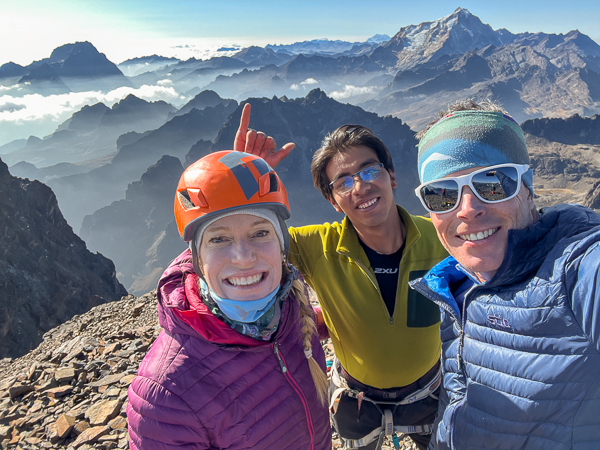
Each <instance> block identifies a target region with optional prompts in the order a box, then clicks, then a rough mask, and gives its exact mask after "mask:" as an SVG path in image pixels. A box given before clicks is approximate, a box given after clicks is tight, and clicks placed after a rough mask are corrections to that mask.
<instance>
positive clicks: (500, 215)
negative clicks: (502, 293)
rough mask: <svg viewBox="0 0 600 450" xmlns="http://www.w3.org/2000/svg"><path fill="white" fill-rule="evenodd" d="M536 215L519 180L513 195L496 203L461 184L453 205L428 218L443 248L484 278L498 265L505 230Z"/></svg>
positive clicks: (527, 222)
mask: <svg viewBox="0 0 600 450" xmlns="http://www.w3.org/2000/svg"><path fill="white" fill-rule="evenodd" d="M477 169H479V167H475V168H471V169H465V170H460V171H458V172H454V173H452V174H449V175H448V176H449V177H450V176H453V177H456V176H460V175H465V174H468V173H471V172H473V171H475V170H477ZM538 217H539V216H538V213H537V211H536V209H535V205H534V204H533V199H532V197H531V194H530V192H529V189H528V188H527V187H526V186H525V184H521V189H520V191H519V194H518V195H517V196H516V197H514V198H512V199H510V200H507V201H505V202H500V203H484V202H482V201H481V200H479V199H478V198H477V197H476V196H475V194H473V192H472V191H471V188H469V187H468V186H465V187H463V191H462V195H461V198H460V203H459V205H458V206H457V208H456V209H454V210H452V211H450V212H447V213H439V214H434V213H432V214H431V221H432V222H433V225H434V226H435V229H436V230H437V233H438V237H439V238H440V241H441V242H442V244H443V245H444V247H446V250H448V252H449V253H450V254H451V255H452V256H453V257H454V258H455V259H456V260H457V261H458V262H459V263H460V264H462V265H463V266H464V267H466V268H467V269H469V270H471V271H472V272H474V273H475V274H476V275H477V276H478V278H479V279H480V280H481V281H486V280H489V279H491V278H492V277H493V276H494V274H495V273H496V271H497V270H498V269H499V268H500V266H501V265H502V261H503V260H504V254H505V253H506V246H507V243H508V231H509V230H513V229H516V230H519V229H523V228H526V227H528V226H529V225H531V224H532V223H534V222H535V221H536V220H537V219H538Z"/></svg>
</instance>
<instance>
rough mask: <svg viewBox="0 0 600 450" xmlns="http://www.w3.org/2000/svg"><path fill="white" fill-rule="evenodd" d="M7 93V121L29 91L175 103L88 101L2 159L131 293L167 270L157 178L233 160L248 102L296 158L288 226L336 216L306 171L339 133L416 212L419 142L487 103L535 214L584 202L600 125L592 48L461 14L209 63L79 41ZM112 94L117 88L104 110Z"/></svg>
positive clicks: (289, 178) (168, 244) (15, 79)
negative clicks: (527, 161) (494, 107)
mask: <svg viewBox="0 0 600 450" xmlns="http://www.w3.org/2000/svg"><path fill="white" fill-rule="evenodd" d="M225 54H227V55H229V56H224V55H225ZM0 85H2V86H3V89H4V90H3V92H6V93H7V94H6V95H14V99H13V100H12V103H11V105H9V106H7V111H8V110H10V111H13V110H14V111H19V110H21V109H22V108H24V107H25V106H24V105H22V104H20V103H19V98H20V97H19V96H21V97H22V96H23V95H25V94H26V93H37V94H40V95H42V96H47V95H48V94H52V93H63V94H64V93H69V92H76V91H80V90H85V89H89V90H93V91H95V92H103V93H107V92H109V91H110V90H111V89H114V87H115V86H121V88H122V89H123V92H132V91H134V90H135V92H136V94H138V93H139V95H140V96H141V95H142V94H143V93H144V92H147V91H148V90H149V88H152V89H154V90H153V91H152V92H158V91H168V92H169V93H170V95H171V98H175V99H176V101H177V102H178V103H177V104H173V103H167V102H164V101H156V100H155V99H154V98H153V100H143V99H142V98H140V97H138V96H137V95H132V94H129V95H126V96H124V97H123V98H122V100H120V101H118V102H116V103H114V104H113V103H108V102H106V103H104V102H98V101H96V102H95V103H93V104H90V105H88V106H84V107H83V108H81V109H79V110H77V111H75V110H74V111H73V113H72V114H71V116H70V117H68V118H67V119H66V120H65V117H63V118H62V121H61V123H60V124H57V125H56V128H55V130H54V132H52V133H49V134H48V135H47V136H43V134H39V135H33V136H30V137H28V138H27V139H25V138H22V139H18V140H15V141H13V142H9V143H7V144H6V145H2V146H0V155H2V158H3V159H4V160H5V161H6V162H7V163H8V164H9V166H10V171H11V173H13V175H17V176H19V177H27V178H30V179H38V180H40V181H43V182H45V183H47V184H48V185H49V186H50V187H51V188H52V190H53V191H54V192H55V194H56V197H57V199H58V203H59V205H60V209H61V211H62V213H63V214H64V217H65V218H66V220H67V221H68V223H70V224H71V225H72V226H73V228H74V229H75V230H76V231H79V230H80V232H81V234H82V235H83V236H84V237H85V239H86V241H87V242H88V245H89V246H90V248H91V249H92V250H93V251H99V252H101V253H103V254H105V256H107V257H109V258H111V259H113V260H114V261H115V263H116V264H117V271H118V272H119V277H120V279H121V280H122V281H123V282H124V284H125V285H126V287H127V288H128V289H130V290H132V291H133V292H135V293H137V294H141V293H144V292H145V290H147V289H149V287H150V286H152V284H153V283H154V282H155V280H156V277H157V276H158V274H159V273H160V271H161V270H162V269H163V268H164V267H165V264H167V263H168V259H169V258H172V256H173V255H172V254H171V253H172V252H170V250H169V249H178V248H179V247H178V246H177V244H175V243H176V242H179V241H178V237H177V234H176V233H175V231H174V228H173V224H172V221H171V213H170V209H171V208H172V198H170V197H171V194H169V192H171V191H172V189H173V187H172V186H171V184H169V183H170V181H165V180H170V179H171V178H173V177H176V176H175V175H174V174H175V173H177V172H178V171H180V170H183V167H185V166H186V165H188V164H189V163H191V162H192V161H194V160H196V159H198V158H199V157H201V156H202V155H204V154H207V153H208V152H210V151H215V150H220V149H229V148H231V145H232V142H233V136H234V133H235V130H236V129H237V125H238V121H239V116H240V113H241V102H242V101H249V102H250V103H252V105H253V115H252V123H251V126H252V127H253V128H256V129H260V130H264V131H265V132H267V133H269V134H271V135H272V136H274V137H275V138H276V139H277V142H278V143H280V144H283V143H285V142H288V141H293V142H295V143H296V144H297V147H296V149H295V150H294V151H293V152H292V154H291V155H290V157H288V158H287V159H286V160H285V161H284V162H283V163H282V164H281V165H280V167H278V168H277V171H278V172H279V173H280V175H281V176H282V179H283V180H284V182H285V183H286V186H288V185H289V192H290V201H291V205H292V209H293V213H292V218H291V220H290V223H291V224H296V225H298V224H305V223H312V222H322V221H326V220H327V221H332V220H337V219H339V218H340V216H339V215H338V214H337V213H335V212H334V211H333V209H332V208H331V206H330V205H329V204H328V203H327V202H326V201H324V200H323V199H322V198H321V197H320V194H319V193H318V192H317V191H316V190H315V189H314V188H313V187H312V180H311V177H310V169H309V167H310V160H311V157H312V154H313V152H314V151H315V150H316V149H317V148H318V147H319V145H320V142H321V140H322V139H323V137H324V136H325V135H326V134H327V133H328V132H331V131H333V130H334V129H335V128H337V127H338V126H340V125H342V124H345V123H360V124H363V125H366V126H369V127H371V128H372V129H373V130H374V131H375V132H376V133H377V134H378V135H379V136H380V137H382V139H383V140H384V142H386V144H387V145H388V146H389V147H390V150H391V151H392V153H393V155H394V160H395V161H396V167H397V171H398V172H399V173H398V175H399V176H398V179H399V180H401V186H399V188H398V190H397V191H398V193H399V194H400V195H401V202H402V203H403V204H404V205H405V206H406V207H407V208H408V209H409V210H410V211H412V212H415V213H420V212H422V210H421V207H420V205H419V203H418V201H417V200H416V198H414V196H412V195H405V193H406V192H412V189H413V188H414V186H415V185H416V184H417V176H416V159H415V158H416V151H415V144H416V141H415V140H414V132H415V131H416V130H418V129H420V128H421V127H422V126H423V125H424V124H425V123H427V122H428V121H429V120H430V119H431V118H433V117H435V116H436V115H437V113H438V111H439V109H440V108H442V107H445V106H446V105H447V104H449V103H451V102H453V101H455V100H458V99H465V98H475V99H482V98H491V99H493V100H496V101H499V102H500V103H502V104H503V105H504V106H505V107H506V108H507V110H508V111H509V112H510V113H511V114H512V115H513V116H514V117H515V118H516V119H517V120H518V121H519V122H523V121H525V122H524V125H523V126H524V129H525V130H526V132H527V139H528V143H529V144H530V148H531V149H532V161H533V163H534V166H535V167H536V171H537V172H536V173H537V175H536V179H537V180H539V181H540V195H539V196H538V199H539V201H540V202H542V203H544V202H546V203H544V204H550V203H552V202H553V201H555V200H557V199H559V198H560V199H562V198H568V196H569V195H571V196H573V195H575V196H579V197H581V198H582V199H583V195H584V194H585V193H587V192H588V191H589V190H590V189H591V187H592V185H593V181H594V179H595V177H597V176H600V175H598V170H599V168H598V167H597V166H596V165H595V162H594V161H595V160H594V158H593V157H592V156H593V154H594V152H595V151H597V150H600V149H597V148H596V147H595V146H596V145H598V144H597V142H596V141H595V140H594V139H595V137H594V136H596V135H597V134H598V133H597V131H598V130H597V123H598V122H597V119H591V118H589V119H588V118H587V117H585V116H593V115H594V114H597V113H599V112H600V46H599V45H598V44H597V43H596V42H594V41H593V40H591V39H590V38H589V37H587V36H585V35H583V34H581V33H580V32H578V31H577V30H574V31H571V32H569V33H567V34H565V35H562V34H546V33H535V34H533V33H520V34H513V33H511V32H510V31H508V30H504V29H501V30H494V29H492V28H491V27H490V26H489V25H487V24H484V23H482V22H481V20H480V19H479V18H478V17H477V16H474V15H473V14H471V13H470V12H469V11H468V10H466V9H462V8H458V9H457V10H456V11H454V12H453V13H452V14H450V15H448V16H446V17H443V18H440V19H438V20H435V21H432V22H424V23H421V24H418V25H410V26H406V27H403V28H401V29H400V30H399V31H398V33H396V34H395V35H394V36H393V37H391V38H390V37H389V36H374V37H373V38H370V39H369V40H367V41H365V42H343V41H329V40H326V39H325V40H324V39H318V40H313V41H305V42H298V43H294V44H290V45H268V46H267V47H265V48H260V47H248V48H244V49H240V50H239V51H235V50H231V49H228V50H227V52H225V51H224V52H222V54H220V55H219V56H218V57H214V58H210V59H208V60H198V59H194V58H191V59H188V60H186V61H181V60H179V59H175V58H165V57H162V56H158V55H152V56H144V57H140V58H134V59H132V60H128V61H125V62H123V63H121V64H119V65H118V66H117V65H115V64H113V63H111V62H110V61H108V60H107V59H106V57H105V56H104V55H103V54H101V53H99V52H98V51H97V49H95V48H94V46H93V45H92V44H91V43H89V42H78V43H75V44H67V45H64V46H61V47H59V48H57V49H56V50H55V51H54V52H53V53H52V55H51V56H50V57H49V58H46V59H43V60H40V61H35V62H34V63H32V64H30V65H29V66H25V67H23V66H19V65H16V64H14V63H6V64H4V65H3V66H1V67H0ZM114 92H121V90H119V91H112V92H111V94H110V95H108V97H110V96H112V95H113V93H114ZM114 95H116V94H114ZM153 95H154V94H153ZM63 101H64V100H63ZM109 105H112V106H109ZM577 114H578V115H577ZM542 117H544V118H542ZM549 117H554V118H549ZM409 125H410V126H411V127H412V129H411V128H409ZM2 126H4V125H2ZM577 133H579V134H577ZM34 134H35V133H34ZM561 139H562V140H561ZM586 148H587V149H586ZM557 189H558V191H557ZM146 191H147V192H153V193H154V194H152V195H145V194H144V193H145V192H146ZM158 192H162V193H164V195H162V194H161V195H159V194H158ZM579 197H577V198H579ZM127 214H129V215H127ZM123 242H127V243H126V244H125V243H123ZM144 260H145V261H146V263H143V261H144ZM142 265H143V267H142Z"/></svg>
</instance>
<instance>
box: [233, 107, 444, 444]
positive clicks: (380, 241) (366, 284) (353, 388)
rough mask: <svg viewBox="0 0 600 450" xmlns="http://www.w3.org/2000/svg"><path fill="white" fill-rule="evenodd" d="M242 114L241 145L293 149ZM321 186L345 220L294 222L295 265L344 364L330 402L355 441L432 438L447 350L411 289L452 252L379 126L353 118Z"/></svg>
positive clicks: (325, 156) (323, 168)
mask: <svg viewBox="0 0 600 450" xmlns="http://www.w3.org/2000/svg"><path fill="white" fill-rule="evenodd" d="M249 121H250V105H249V104H246V105H245V106H244V110H243V112H242V118H241V123H240V128H239V129H238V132H237V134H236V138H235V143H234V150H237V151H246V152H249V153H253V154H256V155H258V156H261V157H262V158H263V159H265V160H266V161H267V162H268V163H269V164H270V165H271V166H273V167H274V166H276V165H277V164H278V163H279V162H280V161H281V160H282V159H283V158H285V157H286V156H287V155H288V154H289V152H290V151H291V150H292V149H293V147H294V144H292V143H290V144H286V145H284V146H283V147H282V149H281V150H279V151H277V150H276V149H277V147H276V144H275V141H274V140H273V139H272V138H270V137H267V136H265V135H264V134H263V133H257V132H256V131H254V130H249V129H248V124H249ZM311 171H312V175H313V180H314V183H315V186H316V187H317V188H318V189H319V190H320V191H321V193H322V194H323V196H324V197H325V198H326V199H327V200H328V201H329V202H330V203H331V204H332V206H333V207H334V208H335V209H336V211H338V212H343V213H344V214H345V215H346V217H345V218H344V220H343V221H342V223H338V222H334V223H332V224H329V223H325V224H322V225H308V226H303V227H291V228H290V229H289V233H290V252H289V258H290V262H291V263H292V264H294V265H295V266H296V267H297V268H298V270H299V271H300V273H302V275H303V277H304V279H305V280H306V282H307V283H308V284H309V285H310V286H311V287H312V288H313V289H314V290H315V292H316V294H317V296H318V299H319V302H320V304H321V308H322V317H323V320H324V322H325V325H326V326H327V330H328V332H329V336H330V337H331V340H332V343H333V346H334V350H335V354H336V361H335V362H334V367H333V371H332V372H333V373H332V380H331V386H330V409H331V413H332V419H333V423H334V426H335V427H336V430H337V431H338V433H339V435H340V437H341V439H342V441H343V442H344V444H345V446H346V448H361V449H375V448H379V447H380V446H381V442H382V441H383V437H384V436H385V435H388V436H389V437H390V438H392V439H397V433H404V434H409V435H410V436H411V438H412V439H413V441H414V442H415V443H416V444H417V447H418V448H420V449H425V448H426V447H427V444H428V442H429V438H430V433H431V428H432V424H433V421H434V417H435V413H436V411H437V393H438V391H439V384H440V383H439V381H440V376H439V358H440V351H441V344H440V335H439V324H440V313H439V309H438V307H437V306H436V305H435V304H434V303H433V302H431V301H429V300H427V299H425V298H424V297H422V296H421V295H420V294H418V293H417V292H415V291H413V290H411V289H409V287H408V282H409V281H410V280H413V279H416V278H420V277H421V276H423V275H424V274H425V273H426V272H427V271H428V270H429V269H430V268H431V267H433V266H434V265H435V264H436V263H438V262H439V261H441V260H442V259H444V258H445V257H446V256H447V253H446V251H445V249H444V248H443V246H442V245H441V244H440V242H439V240H438V238H437V235H436V231H435V229H434V228H433V226H432V224H431V221H430V220H429V219H427V218H424V217H419V216H413V215H410V214H409V213H408V212H406V211H405V210H404V209H403V208H402V207H400V206H398V205H396V203H395V201H394V192H393V190H394V189H395V188H396V186H397V182H396V177H395V173H394V167H393V163H392V158H391V155H390V153H389V151H388V149H387V148H386V147H385V145H384V144H383V142H382V141H381V140H380V139H379V138H378V137H377V136H375V135H374V134H373V133H372V132H371V130H369V129H367V128H365V127H362V126H358V125H345V126H342V127H340V128H338V129H337V130H336V131H334V132H333V133H332V134H330V135H328V136H327V137H326V138H325V140H324V141H323V144H322V146H321V148H319V150H317V152H315V154H314V156H313V161H312V166H311Z"/></svg>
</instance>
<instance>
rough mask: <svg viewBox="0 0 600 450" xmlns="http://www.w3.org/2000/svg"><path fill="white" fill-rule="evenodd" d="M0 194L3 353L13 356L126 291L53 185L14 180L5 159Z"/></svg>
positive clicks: (0, 336)
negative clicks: (62, 206) (70, 220)
mask: <svg viewBox="0 0 600 450" xmlns="http://www.w3.org/2000/svg"><path fill="white" fill-rule="evenodd" d="M0 191H1V192H2V195H1V196H0V357H6V356H10V357H15V356H19V355H22V354H24V353H26V352H28V351H29V350H31V349H32V348H34V347H35V346H36V345H37V344H39V343H40V342H41V340H42V336H43V334H44V333H45V332H46V331H48V330H50V329H51V328H53V327H55V326H57V325H59V324H61V323H63V322H64V321H66V320H68V319H70V318H71V317H73V316H74V315H76V314H81V313H83V312H85V311H88V310H89V309H90V308H92V307H93V306H96V305H99V304H101V303H105V302H108V301H113V300H118V299H120V298H121V297H122V296H123V295H126V294H127V292H126V290H125V288H124V287H123V286H122V285H121V284H120V283H119V282H118V281H117V278H116V275H115V267H114V264H113V263H112V261H110V260H108V259H106V258H105V257H104V256H102V255H100V254H92V253H91V252H90V251H88V250H87V248H86V246H85V243H84V242H83V241H82V240H81V239H79V238H78V237H77V236H76V235H75V234H74V233H73V230H72V229H71V227H70V226H69V225H68V224H67V222H66V221H65V219H64V218H63V216H62V214H61V212H60V210H59V208H58V203H57V201H56V197H55V196H54V194H53V192H52V191H51V190H50V188H48V187H47V186H46V185H44V184H42V183H40V182H38V181H29V180H27V179H21V178H15V177H13V176H12V175H10V173H9V172H8V168H7V166H6V164H4V162H2V161H1V160H0Z"/></svg>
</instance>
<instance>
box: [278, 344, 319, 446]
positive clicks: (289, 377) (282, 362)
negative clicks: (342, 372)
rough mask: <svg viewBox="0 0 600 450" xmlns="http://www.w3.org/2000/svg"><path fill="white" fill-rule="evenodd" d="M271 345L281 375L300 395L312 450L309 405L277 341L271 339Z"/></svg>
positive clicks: (313, 431) (313, 434)
mask: <svg viewBox="0 0 600 450" xmlns="http://www.w3.org/2000/svg"><path fill="white" fill-rule="evenodd" d="M271 347H273V353H275V356H277V359H278V360H279V367H280V368H281V372H282V373H283V376H284V377H285V379H286V380H287V382H288V383H289V384H290V386H291V387H292V389H293V390H294V391H295V392H296V394H297V395H298V397H300V401H301V402H302V406H303V407H304V412H305V414H306V422H307V423H308V433H309V434H310V448H311V450H314V449H315V428H314V424H313V420H312V415H311V414H310V407H309V406H308V400H307V399H306V397H305V395H304V392H302V389H301V388H300V386H299V385H298V383H296V380H294V378H293V377H292V375H291V374H290V372H289V370H288V368H287V365H286V363H285V358H284V357H283V355H282V354H281V353H280V352H279V344H278V343H277V341H273V344H271Z"/></svg>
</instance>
